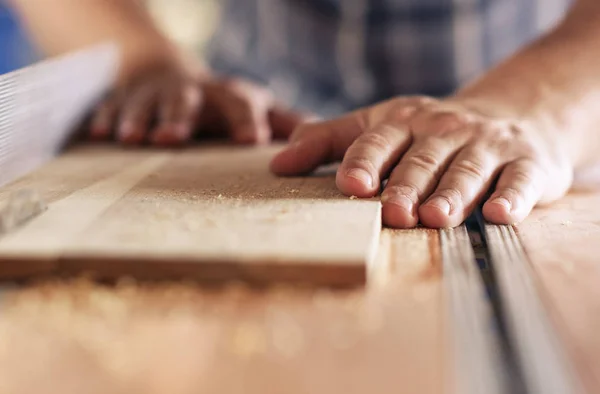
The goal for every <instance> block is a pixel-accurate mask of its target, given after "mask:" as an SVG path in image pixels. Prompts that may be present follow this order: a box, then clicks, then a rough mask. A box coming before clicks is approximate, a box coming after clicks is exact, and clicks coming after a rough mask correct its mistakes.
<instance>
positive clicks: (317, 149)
mask: <svg viewBox="0 0 600 394" xmlns="http://www.w3.org/2000/svg"><path fill="white" fill-rule="evenodd" d="M361 117H362V115H361V114H360V113H358V112H357V113H353V114H349V115H346V116H344V117H341V118H338V119H335V120H329V121H325V122H318V123H307V124H303V125H301V126H300V127H298V128H297V129H296V130H295V131H294V133H293V134H292V136H291V137H290V141H291V143H290V144H289V145H288V146H287V147H286V148H285V149H284V150H283V151H281V152H280V153H279V154H278V155H276V156H275V157H274V158H273V160H272V161H271V171H273V172H274V173H275V174H277V175H299V174H305V173H309V172H311V171H313V170H315V169H316V168H317V167H319V166H320V165H322V164H326V163H331V162H334V161H338V160H341V159H342V158H343V157H344V154H345V153H346V150H347V149H348V147H349V146H350V145H351V144H352V142H354V140H355V139H356V138H357V137H358V136H359V135H360V134H361V133H362V132H363V130H364V124H363V123H362V122H361V121H360V119H361Z"/></svg>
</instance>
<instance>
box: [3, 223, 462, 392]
mask: <svg viewBox="0 0 600 394" xmlns="http://www.w3.org/2000/svg"><path fill="white" fill-rule="evenodd" d="M381 245H382V247H381V248H380V254H379V256H378V260H379V259H382V260H385V261H384V262H381V263H380V264H378V265H377V266H378V267H387V268H386V269H385V270H383V271H384V272H379V274H380V276H379V278H380V279H381V280H379V281H376V282H372V283H371V285H369V286H368V287H367V288H364V289H359V290H354V291H351V292H346V291H344V292H341V291H329V290H299V289H296V290H295V289H293V288H290V287H275V288H271V289H269V290H267V291H255V290H250V289H248V288H244V287H243V286H241V285H239V284H233V285H231V286H229V287H227V288H224V289H213V290H210V289H202V288H200V287H198V286H197V285H195V284H190V283H188V284H182V283H170V284H169V283H162V284H154V285H150V284H140V283H137V284H136V283H134V282H132V281H123V282H120V283H119V284H118V285H117V286H116V287H115V288H112V287H105V286H99V285H96V284H94V283H91V282H88V281H84V280H78V281H69V282H62V281H51V282H46V283H42V284H39V285H33V286H30V287H29V288H27V289H23V290H19V291H15V292H13V293H11V294H10V295H8V296H7V299H6V301H5V307H4V309H3V311H2V314H0V334H1V335H0V387H1V389H0V392H15V393H16V392H18V393H26V392H42V391H43V392H44V393H48V394H54V393H60V394H68V393H78V394H79V393H96V392H98V393H100V392H103V393H132V392H144V393H152V394H162V393H169V394H187V393H233V394H235V393H246V394H252V393H256V394H258V393H261V394H262V393H288V394H306V393H311V394H319V393H327V394H335V393H345V394H364V393H368V392H373V393H381V394H386V393H398V392H406V393H422V394H441V393H447V391H446V390H445V389H444V386H443V383H444V382H445V378H444V374H446V373H448V371H449V368H448V365H447V364H445V360H449V359H450V357H448V355H447V354H446V351H447V346H446V339H445V335H444V327H443V325H442V324H443V323H442V313H443V308H444V302H443V294H442V287H441V280H440V275H441V266H440V264H441V262H440V258H439V256H440V251H439V244H438V235H437V232H435V231H423V230H413V231H384V233H383V234H382V237H381ZM415 250H418V251H420V252H419V253H415V252H414V251H415ZM421 252H422V253H421ZM388 269H389V270H388Z"/></svg>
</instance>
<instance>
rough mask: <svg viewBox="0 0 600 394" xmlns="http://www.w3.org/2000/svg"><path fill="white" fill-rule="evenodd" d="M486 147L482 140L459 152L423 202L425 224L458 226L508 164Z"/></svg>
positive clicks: (422, 211)
mask: <svg viewBox="0 0 600 394" xmlns="http://www.w3.org/2000/svg"><path fill="white" fill-rule="evenodd" d="M486 148H487V147H486V146H484V145H483V144H481V145H479V146H472V147H466V148H464V149H463V150H461V151H460V152H459V153H458V155H457V156H456V158H455V159H454V160H453V161H452V163H451V164H450V166H449V167H448V170H447V171H446V172H445V173H444V175H443V176H442V178H441V180H440V182H439V185H438V187H437V188H436V190H435V192H434V193H433V194H432V195H431V196H430V197H429V199H428V200H427V201H426V202H425V203H424V204H423V205H421V206H420V208H419V210H418V213H419V220H420V221H421V223H422V224H424V225H425V226H427V227H432V228H444V227H455V226H458V225H459V224H461V223H462V222H463V221H464V220H465V219H466V218H467V216H468V215H469V214H470V213H471V211H472V210H473V209H474V208H475V206H476V205H477V204H478V203H479V201H481V199H482V198H483V196H484V195H485V194H486V192H487V191H488V190H489V188H490V187H491V185H492V183H493V181H494V179H495V177H496V176H497V175H498V172H499V171H500V169H501V168H502V166H503V165H504V164H505V163H504V162H502V161H501V160H500V158H499V157H498V156H497V155H496V154H495V153H494V152H491V151H490V150H489V149H486Z"/></svg>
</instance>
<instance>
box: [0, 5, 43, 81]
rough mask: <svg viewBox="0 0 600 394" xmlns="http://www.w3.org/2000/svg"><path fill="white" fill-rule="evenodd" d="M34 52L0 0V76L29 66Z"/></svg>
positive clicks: (34, 56) (33, 59)
mask: <svg viewBox="0 0 600 394" xmlns="http://www.w3.org/2000/svg"><path fill="white" fill-rule="evenodd" d="M35 59H36V54H35V51H34V49H33V47H32V45H31V44H30V42H29V40H28V39H27V36H26V34H25V33H24V30H23V29H22V27H21V25H20V23H19V21H18V18H17V17H16V16H15V15H14V14H13V12H12V11H11V10H10V9H9V8H8V7H7V6H6V5H5V4H4V3H3V2H2V1H1V0H0V74H5V73H7V72H10V71H13V70H15V69H17V68H20V67H23V66H26V65H28V64H31V63H32V62H33V61H35Z"/></svg>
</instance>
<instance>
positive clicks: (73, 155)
mask: <svg viewBox="0 0 600 394" xmlns="http://www.w3.org/2000/svg"><path fill="white" fill-rule="evenodd" d="M152 155H153V153H152V152H148V151H143V150H136V151H124V150H116V149H107V148H106V147H103V146H85V147H79V148H78V149H77V150H75V151H72V152H69V153H68V154H66V155H63V156H61V157H59V158H57V159H55V160H54V161H51V162H50V163H48V164H47V165H45V166H43V167H42V168H40V169H39V170H38V171H35V172H33V173H30V174H28V175H26V176H24V177H22V178H20V179H18V180H16V181H14V182H12V183H10V184H8V185H6V186H4V187H2V188H0V201H6V200H8V199H9V198H10V196H11V195H12V194H13V193H18V192H19V191H21V190H28V189H33V190H34V192H35V193H37V194H38V195H39V197H40V198H41V200H42V201H43V202H44V203H45V204H52V203H54V202H57V201H59V200H61V199H63V198H65V197H67V196H69V195H70V194H72V193H74V192H75V191H78V190H80V189H84V188H86V187H89V186H90V185H92V184H94V183H96V182H100V181H102V180H103V179H105V178H106V177H109V176H111V175H113V174H115V173H117V172H119V171H121V170H122V169H123V168H128V167H130V166H132V165H134V164H135V163H137V162H139V161H141V160H145V159H148V158H150V157H151V156H152ZM0 205H1V204H0ZM61 230H62V229H61ZM59 233H60V232H59ZM17 260H18V261H13V260H12V259H9V258H8V256H4V258H2V259H0V279H6V278H13V279H14V278H19V277H27V276H31V275H34V274H41V273H45V272H51V271H53V270H55V269H56V263H57V262H56V261H55V260H54V259H42V258H39V259H29V260H27V261H25V260H23V259H17Z"/></svg>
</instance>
